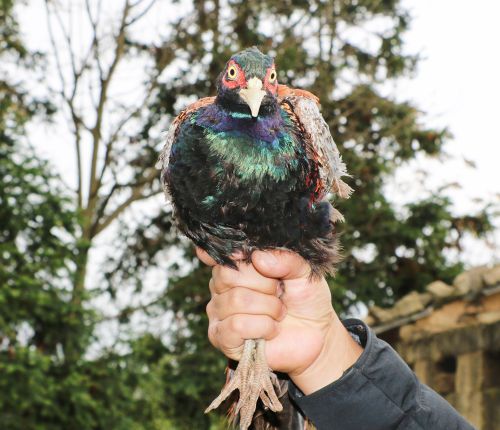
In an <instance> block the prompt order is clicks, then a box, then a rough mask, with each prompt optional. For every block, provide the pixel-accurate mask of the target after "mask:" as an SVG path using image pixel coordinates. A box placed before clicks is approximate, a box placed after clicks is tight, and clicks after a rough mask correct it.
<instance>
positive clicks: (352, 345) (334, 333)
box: [289, 314, 363, 395]
mask: <svg viewBox="0 0 500 430" xmlns="http://www.w3.org/2000/svg"><path fill="white" fill-rule="evenodd" d="M362 352H363V348H362V347H361V346H360V345H359V344H358V343H357V342H356V341H355V340H354V339H353V338H352V337H351V335H350V334H349V332H348V331H347V329H346V328H345V327H344V325H343V324H342V322H341V321H340V320H339V318H338V316H337V315H336V314H335V315H334V318H333V319H332V322H331V324H330V326H329V328H328V330H327V332H326V335H325V340H324V343H323V348H322V350H321V352H320V354H319V355H318V357H317V358H316V360H314V362H313V363H312V364H311V365H310V366H309V367H308V368H307V369H305V370H304V371H302V372H300V373H299V374H290V375H289V376H290V378H291V379H292V381H293V383H294V384H295V385H296V386H297V387H298V388H299V389H300V390H301V391H302V392H303V393H304V394H305V395H309V394H311V393H314V392H315V391H318V390H320V389H321V388H323V387H326V386H327V385H329V384H331V383H332V382H334V381H336V380H337V379H339V378H340V377H341V376H342V375H343V373H344V372H345V371H346V370H347V369H348V368H349V367H351V366H352V365H353V364H354V363H355V362H356V361H357V359H358V358H359V357H360V355H361V353H362Z"/></svg>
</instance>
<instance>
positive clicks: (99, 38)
mask: <svg viewBox="0 0 500 430" xmlns="http://www.w3.org/2000/svg"><path fill="white" fill-rule="evenodd" d="M4 3H5V5H6V8H4V10H9V9H10V8H11V6H12V4H11V2H4ZM103 3H104V2H102V1H100V0H95V1H91V0H85V1H83V0H82V1H80V2H61V1H57V0H46V2H45V5H46V11H47V23H48V31H49V35H50V39H51V45H52V46H51V51H50V54H49V55H50V57H49V58H50V59H51V60H52V62H53V65H54V67H55V70H56V73H55V76H54V74H51V73H49V74H48V82H49V84H50V86H51V87H52V89H53V90H54V92H55V96H56V98H54V100H56V101H57V102H58V103H59V104H60V105H61V106H62V109H61V110H60V114H61V115H63V118H64V119H63V120H62V121H60V122H59V123H58V124H59V125H61V126H62V124H66V125H68V126H69V128H70V129H69V131H70V134H71V144H72V145H73V148H74V152H75V160H76V165H75V169H74V170H75V181H74V182H75V190H74V196H72V201H73V205H74V208H75V210H76V211H77V212H78V214H79V217H78V220H77V225H76V226H73V227H72V229H71V237H72V239H73V240H72V241H71V240H70V241H69V242H71V246H70V248H69V249H71V252H72V260H73V262H74V266H71V268H70V270H69V269H66V270H69V272H67V274H63V273H61V272H60V271H57V272H54V276H55V275H56V274H57V276H60V278H61V279H65V280H67V281H68V280H69V282H67V290H66V296H65V298H66V302H65V306H67V312H66V313H65V315H67V316H68V318H69V319H70V320H73V319H74V321H79V322H80V325H78V324H76V325H75V327H74V329H75V331H76V332H78V330H77V329H78V327H80V328H81V329H82V331H81V336H80V335H79V336H76V337H74V336H66V337H64V338H59V339H60V342H59V344H58V345H59V347H58V348H56V351H57V352H58V354H60V357H61V360H62V361H63V362H64V363H65V365H66V366H72V367H71V368H72V369H74V370H75V372H74V373H71V374H68V381H67V384H68V385H67V386H71V387H73V388H75V390H76V388H78V387H80V388H82V387H84V389H82V390H81V391H75V393H76V392H78V393H79V394H78V395H77V394H75V395H73V396H70V395H63V396H60V397H59V401H60V402H61V405H65V408H63V409H62V411H61V414H62V415H64V416H67V417H71V418H73V420H74V423H75V424H74V428H81V429H87V428H89V429H93V428H104V427H106V428H186V429H187V428H209V427H210V426H217V425H218V422H219V421H220V420H219V419H218V418H217V417H215V416H214V415H211V416H210V417H206V416H204V415H203V409H204V407H205V406H206V405H207V403H208V401H209V399H211V398H212V397H213V396H214V395H215V394H216V392H217V391H218V389H219V388H220V384H221V382H222V381H221V378H222V374H221V372H222V369H223V367H224V359H223V357H221V356H220V355H219V354H218V353H217V352H216V351H214V350H213V349H212V348H211V347H210V346H209V345H208V342H207V339H206V326H207V324H206V316H205V313H204V308H205V304H206V303H207V301H208V289H207V283H208V277H209V271H208V270H207V269H206V268H202V267H199V266H198V264H197V263H196V262H194V261H193V255H192V251H191V250H190V249H189V245H188V244H187V242H186V241H184V240H182V239H179V238H178V237H177V236H176V233H175V231H172V229H171V220H170V213H169V208H168V206H163V207H162V205H161V204H160V203H159V200H153V202H152V203H151V204H149V205H147V206H146V205H144V202H145V201H146V200H147V199H149V198H151V197H153V196H157V195H158V192H159V184H158V180H157V177H158V172H156V171H155V170H154V164H155V160H156V157H157V153H158V150H159V148H160V147H161V142H160V141H159V140H158V137H159V136H160V131H161V130H164V129H166V128H167V127H168V123H169V120H171V119H172V118H173V116H174V115H175V114H176V113H178V111H179V109H180V108H182V107H183V106H184V105H185V104H187V102H189V101H191V100H192V99H194V98H198V97H202V96H205V95H208V94H213V93H214V91H215V81H216V77H217V75H218V73H220V71H221V70H222V68H223V66H224V64H225V62H226V60H227V59H228V57H229V56H230V55H231V54H232V53H233V52H235V51H237V50H239V49H241V48H243V47H247V46H249V45H254V44H255V45H258V46H260V47H261V48H262V49H263V50H264V51H267V52H269V53H271V54H275V56H276V64H277V67H278V71H279V80H280V81H281V83H285V84H289V85H291V86H298V87H303V88H308V89H310V90H312V91H313V92H315V93H316V94H318V95H320V96H321V99H322V105H323V114H324V116H325V119H326V120H327V122H328V123H329V125H330V128H331V131H332V134H333V136H334V138H335V140H336V142H337V144H338V146H339V148H340V150H341V152H342V154H343V156H344V159H345V161H346V163H347V165H348V168H349V171H350V172H351V174H352V176H353V179H352V181H351V185H352V186H353V187H354V188H355V189H356V192H355V194H354V195H353V197H352V199H351V200H349V201H347V202H339V203H338V204H339V205H340V210H341V211H342V212H343V213H344V214H345V216H346V220H347V222H346V224H345V226H344V227H343V231H342V242H343V245H344V249H345V255H346V258H345V261H344V263H343V264H342V265H341V267H340V270H339V275H338V276H337V277H336V278H335V280H334V281H332V282H331V285H332V288H333V291H334V297H335V304H336V306H337V307H338V308H339V309H340V310H346V309H347V308H348V307H349V306H350V305H352V304H355V303H358V302H362V303H377V304H391V303H392V301H393V300H395V299H397V298H398V297H401V296H402V295H404V294H405V293H407V292H408V291H411V290H415V289H416V290H418V289H421V288H423V287H424V286H425V284H426V283H427V282H429V281H431V280H434V279H438V278H439V279H443V280H445V281H449V280H450V279H451V278H452V277H453V276H454V275H455V274H456V273H458V271H459V270H460V269H461V266H460V264H459V263H458V262H456V261H449V260H448V259H447V258H446V254H445V252H444V251H446V250H449V249H457V248H459V247H460V239H461V237H462V235H463V234H464V232H466V231H472V232H476V233H478V234H483V233H485V232H486V231H488V230H489V229H490V223H489V218H488V216H487V214H486V212H484V211H483V212H481V213H478V214H477V215H471V216H468V217H456V216H454V215H453V214H452V213H451V205H450V202H449V201H448V200H447V199H446V198H444V197H442V196H439V195H435V196H433V197H431V198H426V199H425V200H422V201H418V202H414V203H412V204H411V205H408V206H407V207H405V208H404V210H403V211H397V210H396V209H395V207H394V205H393V203H392V202H391V200H390V198H389V197H388V196H386V195H385V193H384V186H385V184H386V183H387V181H388V179H389V178H390V177H391V175H392V174H393V173H394V171H395V170H396V169H397V168H398V167H400V166H402V165H404V164H405V163H406V162H407V161H409V160H411V159H413V158H414V157H415V156H417V155H418V154H424V155H438V154H440V153H441V152H442V149H443V144H444V142H445V140H446V138H447V136H448V133H447V131H446V130H428V129H426V128H425V127H423V126H422V125H421V124H420V123H419V113H418V111H417V109H416V108H415V107H414V106H412V105H411V104H410V103H400V102H397V101H395V100H393V99H391V98H389V97H386V96H384V95H383V93H382V92H381V84H382V83H384V82H386V81H388V80H392V79H397V78H398V77H400V76H403V75H405V74H408V73H411V72H412V70H413V68H414V66H415V64H416V61H417V58H416V57H414V56H411V55H406V54H404V53H403V40H402V35H403V34H404V32H405V31H406V30H407V28H408V22H409V17H408V14H407V12H406V11H405V10H404V9H403V8H402V6H401V4H400V3H401V2H400V1H399V0H389V1H379V0H356V1H354V0H353V1H337V0H336V1H330V2H318V1H312V2H304V1H298V0H287V1H282V2H275V1H262V2H258V3H255V2H253V3H251V2H246V1H243V0H230V1H220V0H200V1H198V0H196V1H192V2H182V4H181V3H178V2H172V3H171V4H168V5H166V6H165V3H162V2H155V1H154V0H152V1H150V2H149V1H145V0H136V1H133V2H132V1H129V0H124V1H123V2H106V4H105V5H103ZM104 6H105V7H104ZM176 6H179V7H176ZM181 6H182V7H181ZM2 13H3V15H2V21H1V22H0V27H1V30H0V31H1V37H2V39H1V40H0V46H1V47H3V46H11V45H12V43H14V42H15V43H16V44H17V45H16V46H17V48H19V50H20V51H19V52H21V51H24V52H25V50H24V48H23V47H22V45H21V44H20V43H19V42H18V39H17V36H16V34H17V33H16V32H17V30H16V24H15V22H14V21H13V20H12V18H11V15H9V14H6V13H5V12H2ZM158 16H160V17H161V18H158ZM153 17H156V20H155V19H153ZM76 19H78V26H75V25H73V23H74V22H76V21H75V20H76ZM159 22H161V23H162V25H163V27H162V28H152V23H155V24H158V23H159ZM9 44H10V45H9ZM17 48H16V49H17ZM9 49H10V48H9ZM2 55H5V52H3V51H2ZM54 77H55V78H56V79H55V80H54ZM9 126H10V125H9ZM18 173H19V175H18V176H19V177H22V176H23V175H22V174H21V172H20V171H19V172H18ZM39 174H42V173H41V172H40V173H39ZM43 174H45V173H43ZM27 185H28V184H26V183H23V186H27ZM44 192H51V189H48V188H46V189H45V191H44ZM54 195H55V196H59V195H60V193H59V192H57V191H56V192H55V193H54ZM63 200H64V199H63ZM141 201H142V202H143V206H142V210H141V212H138V209H134V208H137V207H138V206H140V203H139V202H141ZM137 203H139V205H138V204H137ZM61 205H62V206H61V207H64V206H65V205H66V203H62V201H61ZM63 212H64V211H62V212H61V213H63ZM54 216H55V215H54ZM61 216H62V215H61ZM48 222H50V218H49V219H48ZM111 226H114V227H115V228H110V227H111ZM103 235H105V238H106V241H107V242H108V243H111V244H113V252H112V253H111V255H109V258H108V260H107V262H106V265H105V266H104V267H103V268H100V269H97V270H95V272H102V274H103V280H102V283H99V284H98V285H90V284H89V277H88V276H87V275H88V272H89V264H88V258H89V252H91V251H92V249H93V248H95V246H96V244H97V243H98V240H99V238H102V237H103ZM41 237H44V236H41ZM172 247H175V248H176V249H178V252H174V253H171V254H170V255H174V256H175V260H176V262H177V264H176V265H174V266H172V267H170V270H169V272H168V273H169V274H170V278H169V280H168V283H167V265H168V264H170V263H171V261H172V258H170V259H169V258H167V257H168V253H167V250H171V249H172ZM64 249H66V248H64ZM64 252H67V251H64ZM59 260H60V262H59V263H58V264H62V263H61V261H63V260H64V259H63V258H62V257H60V258H59ZM183 263H186V264H187V267H189V268H190V270H189V273H188V274H187V275H185V272H186V270H185V267H182V266H185V264H183ZM49 267H50V266H49ZM158 269H159V270H160V273H163V275H164V277H165V282H164V285H163V287H164V288H162V289H161V290H162V291H161V292H160V293H157V295H156V296H154V297H153V298H152V299H151V300H150V301H145V300H144V297H143V296H144V287H145V286H147V285H146V284H147V283H146V282H145V279H148V275H149V274H150V273H151V272H152V271H154V270H158ZM10 273H11V274H12V272H10ZM30 276H31V275H30ZM33 277H34V274H33ZM167 284H168V285H167ZM122 291H127V300H126V303H127V304H126V305H125V306H124V307H120V306H119V304H118V303H120V302H121V303H123V300H119V298H120V294H122V293H121V292H122ZM90 292H91V294H90ZM91 297H93V298H100V299H103V300H111V301H113V300H114V301H115V302H116V312H115V314H114V315H112V316H106V317H100V316H99V318H100V319H101V320H102V322H103V324H108V323H110V321H111V320H113V322H114V323H116V324H119V325H120V327H121V329H120V330H118V331H119V333H121V334H123V338H122V339H121V340H122V341H123V343H122V344H121V346H122V347H124V351H127V354H118V353H117V350H116V349H115V350H114V351H113V350H112V351H110V352H103V353H102V354H101V355H102V356H100V357H99V358H98V359H96V360H93V361H92V360H91V361H89V360H87V359H86V358H85V357H86V356H85V351H86V349H87V347H88V342H89V340H90V339H89V337H88V336H89V334H90V332H91V330H92V327H93V324H91V323H88V324H82V320H81V318H80V317H82V316H83V315H84V314H85V312H84V311H83V310H84V309H89V308H90V307H92V306H93V303H94V302H91V301H90V298H91ZM166 309H167V310H168V311H169V312H171V313H172V324H171V326H170V330H169V332H168V333H166V334H165V333H163V335H164V336H152V335H147V334H145V335H141V336H136V339H131V337H130V335H129V331H128V330H126V329H125V327H126V325H127V324H129V322H130V321H131V319H132V318H134V317H135V316H136V315H137V314H140V315H143V316H144V317H145V318H146V319H148V318H149V319H153V318H155V317H157V316H158V315H161V314H163V313H165V310H166ZM68 312H69V313H68ZM88 318H89V319H90V321H92V322H95V321H96V318H95V317H91V316H90V315H89V317H88ZM153 320H154V319H153ZM97 321H98V320H97ZM156 334H158V333H156ZM162 339H163V340H164V341H162ZM47 365H48V364H47ZM76 369H78V372H77V371H76ZM41 397H42V398H44V399H46V398H49V397H48V396H47V395H42V396H41ZM132 399H133V401H132ZM49 403H50V402H49ZM51 405H52V404H51ZM25 428H26V427H25ZM51 428H56V427H55V426H54V427H51ZM62 428H63V427H62ZM64 428H72V427H71V426H70V425H68V426H67V427H64Z"/></svg>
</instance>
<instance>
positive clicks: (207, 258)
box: [196, 246, 217, 266]
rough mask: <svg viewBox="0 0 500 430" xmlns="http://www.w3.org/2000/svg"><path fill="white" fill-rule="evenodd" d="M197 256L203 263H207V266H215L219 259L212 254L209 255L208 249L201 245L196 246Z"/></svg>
mask: <svg viewBox="0 0 500 430" xmlns="http://www.w3.org/2000/svg"><path fill="white" fill-rule="evenodd" d="M196 256H197V257H198V258H199V259H200V260H201V262H202V263H205V264H206V265H207V266H215V265H216V264H217V261H215V260H214V259H213V258H212V257H210V255H208V252H207V251H204V250H203V249H201V248H200V247H199V246H197V247H196Z"/></svg>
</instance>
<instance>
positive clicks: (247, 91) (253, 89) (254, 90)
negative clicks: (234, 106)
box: [240, 78, 266, 118]
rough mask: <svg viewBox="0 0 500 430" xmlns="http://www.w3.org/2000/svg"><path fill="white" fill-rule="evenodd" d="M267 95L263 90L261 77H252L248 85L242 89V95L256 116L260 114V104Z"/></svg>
mask: <svg viewBox="0 0 500 430" xmlns="http://www.w3.org/2000/svg"><path fill="white" fill-rule="evenodd" d="M265 95H266V92H265V91H264V90H262V81H261V80H260V79H259V78H251V79H250V80H249V81H248V84H247V87H246V88H243V89H242V90H240V96H241V98H242V99H243V100H245V103H246V104H247V105H248V107H249V108H250V112H252V116H253V117H254V118H255V117H257V115H259V109H260V104H261V103H262V99H263V98H264V96H265Z"/></svg>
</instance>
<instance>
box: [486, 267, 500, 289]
mask: <svg viewBox="0 0 500 430" xmlns="http://www.w3.org/2000/svg"><path fill="white" fill-rule="evenodd" d="M483 281H484V283H485V284H486V285H487V286H488V287H493V286H495V285H497V284H500V264H499V265H498V266H495V267H492V268H491V269H489V270H487V271H486V272H485V273H484V274H483Z"/></svg>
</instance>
